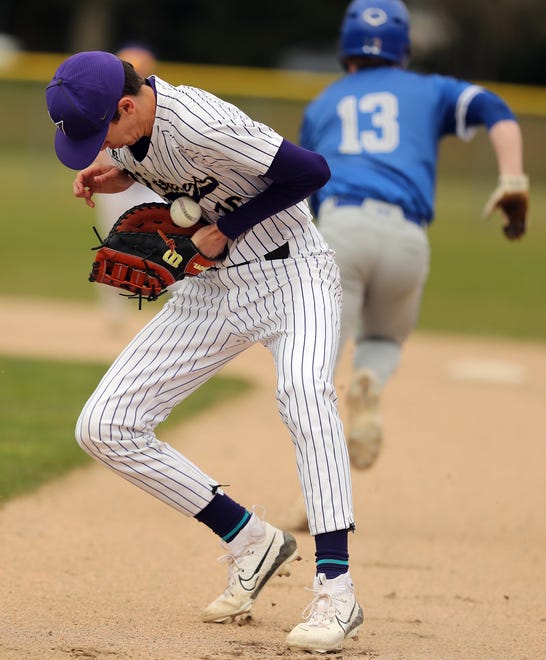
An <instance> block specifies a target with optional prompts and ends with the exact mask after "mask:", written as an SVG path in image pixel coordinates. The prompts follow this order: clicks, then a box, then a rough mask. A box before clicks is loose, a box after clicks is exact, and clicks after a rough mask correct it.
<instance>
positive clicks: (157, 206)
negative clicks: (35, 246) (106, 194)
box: [89, 203, 217, 302]
mask: <svg viewBox="0 0 546 660" xmlns="http://www.w3.org/2000/svg"><path fill="white" fill-rule="evenodd" d="M169 209H170V204H161V203H148V204H139V205H138V206H134V207H133V208H131V209H129V210H128V211H126V212H125V213H124V214H123V215H122V216H121V217H120V218H119V220H118V221H117V222H116V223H115V224H114V226H113V227H112V229H111V230H110V233H109V234H108V236H107V237H106V238H105V239H104V240H102V239H101V245H100V247H98V248H95V249H96V250H97V254H96V256H95V261H94V262H93V266H92V270H91V273H90V275H89V281H90V282H100V283H102V284H107V285H109V286H113V287H118V288H120V289H124V290H125V291H127V292H128V293H129V294H132V295H131V297H136V298H138V299H139V302H140V301H141V300H142V299H144V300H147V301H152V300H156V299H157V298H158V296H160V295H161V294H162V293H165V291H166V290H167V287H168V286H169V285H171V284H174V283H175V282H176V281H177V280H181V279H183V278H184V277H188V276H194V275H199V273H202V272H203V271H205V270H207V269H208V268H210V267H211V266H213V265H214V264H215V263H216V261H217V259H210V258H209V257H206V256H205V255H204V254H202V253H201V252H200V251H199V250H198V249H197V247H196V246H195V244H194V243H193V241H192V240H191V236H192V235H193V234H194V233H195V232H196V231H197V230H198V229H199V228H201V227H204V226H205V223H203V222H202V221H199V222H197V223H196V224H195V225H193V226H192V227H178V226H177V225H175V224H174V222H173V221H172V219H171V215H170V212H169ZM95 232H96V230H95ZM99 238H100V237H99Z"/></svg>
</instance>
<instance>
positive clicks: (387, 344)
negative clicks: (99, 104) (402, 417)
mask: <svg viewBox="0 0 546 660" xmlns="http://www.w3.org/2000/svg"><path fill="white" fill-rule="evenodd" d="M381 233H382V234H383V236H382V245H383V247H382V251H381V258H380V259H378V260H377V263H376V266H375V268H374V271H373V273H372V275H371V277H370V278H369V280H368V285H367V292H366V304H365V306H364V308H363V315H362V318H361V319H360V322H359V326H358V330H357V333H356V335H355V348H354V357H353V361H354V374H353V379H352V382H351V385H350V388H349V392H348V396H347V404H348V414H349V419H348V433H347V436H348V437H347V440H348V443H349V454H350V457H351V464H352V465H353V467H356V468H358V469H367V468H369V467H371V466H372V465H373V464H374V462H375V460H376V459H377V457H378V455H379V453H380V450H381V447H382V441H383V426H382V419H381V411H380V398H381V393H382V391H383V389H384V387H385V385H386V384H387V382H388V380H389V379H390V378H391V376H392V375H393V373H394V372H395V371H396V369H397V368H398V365H399V362H400V358H401V351H402V345H403V342H404V341H405V340H406V338H407V337H408V336H409V334H410V333H411V331H412V330H413V329H414V328H415V325H416V324H417V320H418V316H419V308H420V304H421V297H422V291H423V287H424V284H425V281H426V278H427V275H428V268H429V244H428V240H427V237H426V234H425V233H424V232H423V230H422V229H421V228H420V227H418V226H417V225H414V224H412V223H410V222H408V221H402V224H401V225H398V224H394V225H389V224H387V225H383V226H382V227H381Z"/></svg>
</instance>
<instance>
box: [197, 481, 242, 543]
mask: <svg viewBox="0 0 546 660" xmlns="http://www.w3.org/2000/svg"><path fill="white" fill-rule="evenodd" d="M195 518H196V520H199V522H202V523H203V524H204V525H206V526H207V527H209V528H210V529H212V531H213V532H214V533H215V534H217V535H218V536H219V537H220V538H221V539H222V541H224V542H225V543H229V542H230V541H233V539H234V538H235V537H236V536H237V534H238V533H239V532H240V531H241V530H242V529H243V527H245V526H246V524H247V523H248V521H249V520H250V513H249V512H248V511H247V510H246V509H245V508H244V507H243V506H241V505H240V504H238V503H237V502H235V500H232V499H231V497H229V496H228V495H225V494H224V495H221V494H220V493H216V495H215V496H214V497H213V499H212V500H211V501H210V502H209V503H208V504H207V506H206V507H205V508H204V509H203V510H202V511H200V512H199V513H198V514H197V515H196V516H195Z"/></svg>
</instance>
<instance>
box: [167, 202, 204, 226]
mask: <svg viewBox="0 0 546 660" xmlns="http://www.w3.org/2000/svg"><path fill="white" fill-rule="evenodd" d="M170 212H171V218H172V221H173V222H174V224H175V225H178V226H179V227H192V226H193V225H194V224H195V223H196V222H197V221H198V220H199V218H200V217H201V207H200V206H199V204H197V202H194V201H193V199H192V198H191V197H178V199H175V200H174V202H173V203H172V204H171V208H170Z"/></svg>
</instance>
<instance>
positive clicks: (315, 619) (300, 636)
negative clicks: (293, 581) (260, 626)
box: [286, 573, 364, 653]
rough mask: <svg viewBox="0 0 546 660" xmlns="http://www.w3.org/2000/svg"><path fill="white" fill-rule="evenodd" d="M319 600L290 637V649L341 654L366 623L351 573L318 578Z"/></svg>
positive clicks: (304, 612)
mask: <svg viewBox="0 0 546 660" xmlns="http://www.w3.org/2000/svg"><path fill="white" fill-rule="evenodd" d="M313 591H314V592H315V597H314V599H313V600H312V601H311V603H310V604H309V605H308V607H307V608H306V609H305V610H304V611H303V613H302V617H303V618H304V619H305V622H304V623H299V624H298V625H297V626H296V627H295V628H293V629H292V631H291V632H290V633H289V634H288V637H287V638H286V643H287V644H288V646H289V648H293V649H301V650H303V651H316V652H318V653H327V652H328V651H341V650H342V647H343V642H344V641H345V640H346V639H349V638H354V637H356V635H357V634H358V631H359V630H360V627H361V626H362V623H363V621H364V614H363V613H362V608H361V607H360V605H359V604H358V603H357V601H356V596H355V592H354V587H353V583H352V580H351V577H350V575H349V573H344V574H343V575H339V576H338V577H337V578H335V579H333V580H327V579H326V576H325V575H324V573H320V574H319V575H317V576H316V577H315V582H314V585H313Z"/></svg>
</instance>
